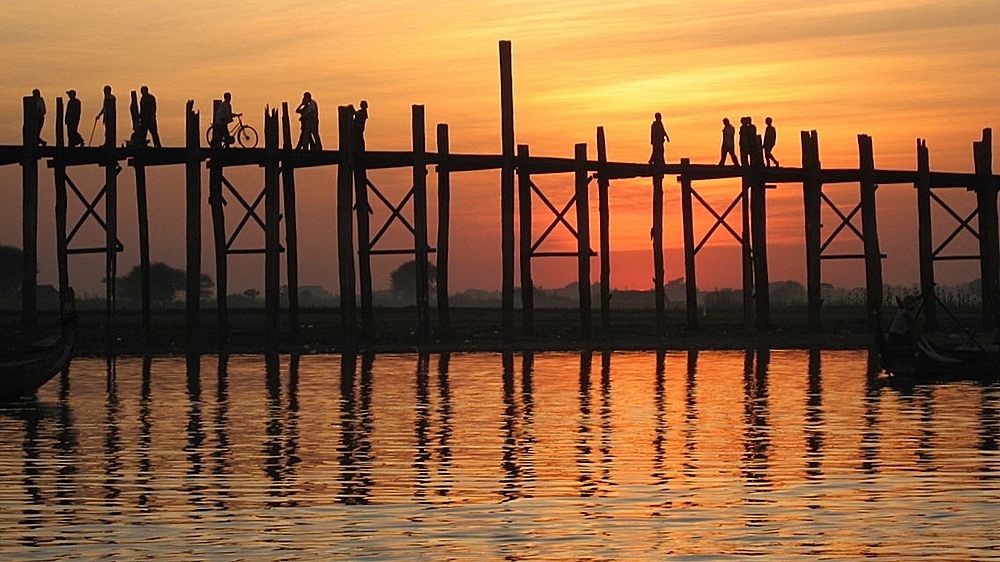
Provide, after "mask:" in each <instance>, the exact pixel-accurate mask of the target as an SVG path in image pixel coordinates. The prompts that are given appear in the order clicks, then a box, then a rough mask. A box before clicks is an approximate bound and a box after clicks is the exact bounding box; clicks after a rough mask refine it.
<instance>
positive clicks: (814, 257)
mask: <svg viewBox="0 0 1000 562" xmlns="http://www.w3.org/2000/svg"><path fill="white" fill-rule="evenodd" d="M801 136H802V168H803V170H805V172H806V179H805V181H804V182H802V203H803V207H804V209H805V231H806V232H805V237H806V295H807V301H808V307H809V329H810V330H818V329H819V327H820V305H821V304H822V291H821V290H820V283H821V280H820V271H821V270H820V234H821V226H822V225H821V224H820V216H821V213H820V203H821V199H820V193H821V192H822V189H823V186H822V184H820V183H819V178H818V177H817V175H818V172H819V167H820V162H819V139H818V138H817V136H816V131H802V135H801Z"/></svg>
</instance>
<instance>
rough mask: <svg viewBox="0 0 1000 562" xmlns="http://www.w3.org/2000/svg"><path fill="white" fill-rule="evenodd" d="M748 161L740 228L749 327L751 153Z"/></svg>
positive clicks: (751, 298)
mask: <svg viewBox="0 0 1000 562" xmlns="http://www.w3.org/2000/svg"><path fill="white" fill-rule="evenodd" d="M747 156H748V157H747V163H746V164H743V176H742V185H741V186H740V197H741V203H742V205H741V207H742V218H743V223H742V224H743V227H742V228H741V230H740V247H741V250H742V263H743V321H744V322H746V325H747V327H751V326H753V325H754V290H753V248H752V246H751V244H750V186H751V185H752V181H753V180H752V178H751V174H752V172H751V171H750V167H751V166H752V165H753V164H752V162H753V160H752V159H751V155H749V154H748V155H747Z"/></svg>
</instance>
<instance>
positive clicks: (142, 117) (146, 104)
mask: <svg viewBox="0 0 1000 562" xmlns="http://www.w3.org/2000/svg"><path fill="white" fill-rule="evenodd" d="M139 91H140V92H141V93H142V97H140V98H139V127H140V131H141V135H140V137H141V138H140V139H139V140H140V142H141V143H142V144H146V135H147V134H149V135H152V137H153V146H155V147H157V148H159V147H160V133H159V131H158V130H157V127H156V98H155V97H154V96H153V94H151V93H149V87H147V86H143V87H142V88H140V89H139Z"/></svg>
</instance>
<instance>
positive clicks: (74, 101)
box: [26, 86, 160, 148]
mask: <svg viewBox="0 0 1000 562" xmlns="http://www.w3.org/2000/svg"><path fill="white" fill-rule="evenodd" d="M140 92H141V94H142V95H141V97H140V98H139V100H138V101H137V102H135V103H133V104H132V108H131V113H132V122H133V129H132V137H131V138H130V139H129V143H130V144H133V145H134V144H147V143H148V142H149V137H150V136H152V141H153V146H155V147H159V146H160V133H159V129H158V127H157V125H156V97H154V96H153V94H151V93H149V87H147V86H143V87H142V88H140ZM133 94H134V92H133ZM66 95H67V96H69V99H68V100H67V101H66V114H65V117H64V120H65V122H66V144H67V146H69V147H70V148H74V147H78V146H86V145H88V144H93V142H94V131H95V130H96V129H97V122H98V121H100V120H101V119H102V118H104V121H103V122H104V124H105V126H107V115H106V114H105V109H106V108H107V107H108V102H114V101H115V96H114V94H113V93H112V92H111V86H105V87H104V100H103V103H102V104H101V110H100V111H99V112H98V113H97V115H96V116H95V117H94V127H93V128H92V129H91V131H90V141H88V142H85V141H84V140H83V135H81V134H80V118H81V116H82V114H83V102H81V101H80V98H78V97H77V95H76V90H73V89H69V90H66ZM30 104H31V108H32V110H33V111H34V115H35V121H34V130H33V131H31V134H30V135H26V138H34V139H35V142H36V144H37V145H38V146H45V145H46V144H48V143H47V142H46V141H45V139H43V138H42V127H43V126H44V124H45V113H46V109H45V98H43V97H42V93H41V91H40V90H39V89H38V88H35V89H34V90H32V91H31V99H30Z"/></svg>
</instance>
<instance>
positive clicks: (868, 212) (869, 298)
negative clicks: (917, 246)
mask: <svg viewBox="0 0 1000 562" xmlns="http://www.w3.org/2000/svg"><path fill="white" fill-rule="evenodd" d="M858 151H859V159H860V170H861V233H862V234H863V235H864V239H865V240H864V247H865V282H866V286H867V291H866V302H867V305H868V306H867V308H868V325H869V328H871V329H881V328H880V327H879V326H878V325H876V324H875V318H877V315H878V314H879V313H881V311H882V252H881V250H880V249H879V241H878V220H877V218H876V217H877V213H876V210H875V190H876V189H877V188H878V186H877V185H876V184H875V181H874V179H872V176H873V174H874V172H875V156H874V150H873V148H872V138H871V137H870V136H868V135H858Z"/></svg>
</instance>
